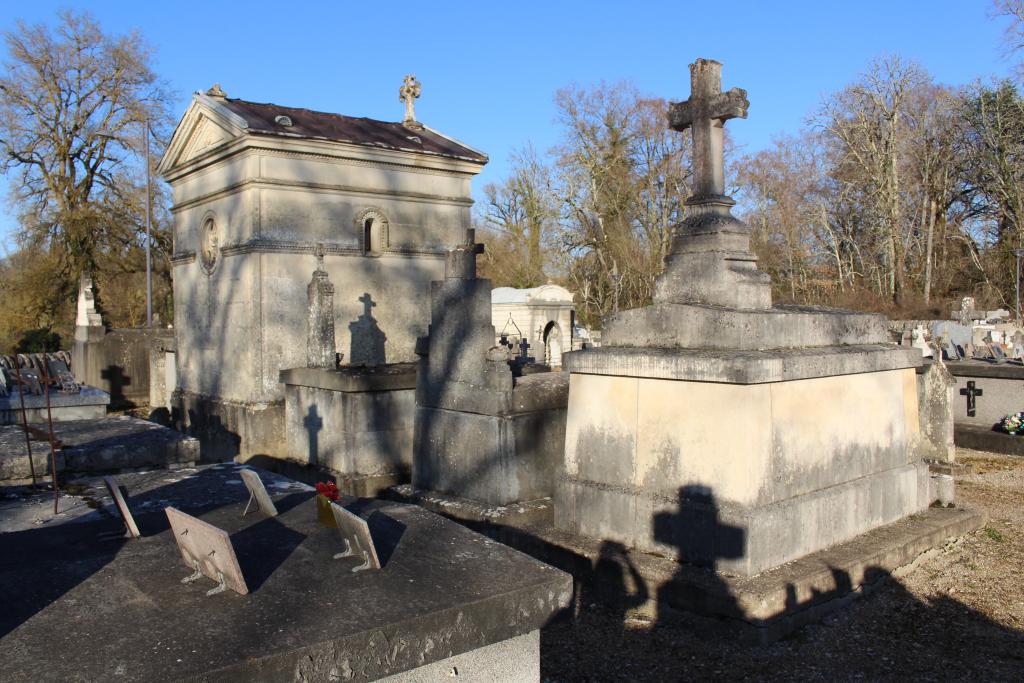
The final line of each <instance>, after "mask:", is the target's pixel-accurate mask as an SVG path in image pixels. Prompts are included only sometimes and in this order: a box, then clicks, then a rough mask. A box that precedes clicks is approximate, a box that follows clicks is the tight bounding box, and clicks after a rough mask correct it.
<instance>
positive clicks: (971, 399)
mask: <svg viewBox="0 0 1024 683" xmlns="http://www.w3.org/2000/svg"><path fill="white" fill-rule="evenodd" d="M982 393H983V390H981V389H977V388H976V385H975V383H974V380H971V381H969V382H968V383H967V386H966V387H965V388H963V389H961V390H960V395H961V396H966V397H967V417H974V416H975V415H976V414H977V412H978V411H977V407H978V402H977V400H976V399H977V397H978V396H981V395H982Z"/></svg>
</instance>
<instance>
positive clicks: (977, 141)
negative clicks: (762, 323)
mask: <svg viewBox="0 0 1024 683" xmlns="http://www.w3.org/2000/svg"><path fill="white" fill-rule="evenodd" d="M996 9H997V10H1000V11H1003V12H1004V13H1007V14H1009V15H1010V16H1011V17H1012V18H1014V21H1013V22H1012V23H1011V25H1010V29H1009V30H1008V33H1007V41H1008V44H1009V45H1010V47H1011V48H1016V47H1017V46H1019V44H1020V43H1021V42H1022V41H1021V40H1020V35H1021V32H1020V29H1021V19H1022V18H1024V12H1022V11H1021V3H1020V2H1013V1H1011V0H1007V1H1006V2H999V3H997V4H996ZM1015 37H1016V38H1015ZM1014 40H1016V42H1014ZM555 104H556V107H557V111H558V124H559V126H560V128H561V133H562V134H561V139H560V142H559V143H558V144H557V145H556V146H555V147H554V148H553V149H552V150H550V152H549V153H547V154H546V155H543V156H541V155H538V153H537V152H536V151H535V150H532V149H530V148H527V149H526V150H524V151H523V152H520V153H518V154H516V155H515V156H514V157H513V159H512V171H511V173H510V174H509V176H508V177H507V178H506V179H504V180H503V181H501V182H499V183H494V184H491V185H488V186H487V187H485V188H484V191H485V192H484V193H485V202H484V203H483V205H482V207H481V208H480V210H479V211H478V217H477V220H478V224H479V225H480V226H481V227H482V228H484V229H485V231H484V234H485V240H486V241H487V242H488V247H489V249H488V255H487V257H486V259H485V260H484V264H483V270H484V272H485V274H486V275H488V276H489V277H491V278H492V279H493V280H494V281H495V284H496V285H508V286H514V287H531V286H536V285H539V284H542V283H543V282H545V281H546V280H549V279H552V280H557V281H559V282H562V283H563V284H565V285H566V286H567V287H568V288H569V289H570V290H572V291H573V292H575V293H576V296H577V310H578V314H579V317H580V319H581V320H582V321H583V322H584V323H585V324H587V325H590V326H594V327H600V319H601V318H602V317H603V316H605V315H607V314H609V313H611V312H614V311H616V310H618V309H620V308H634V307H638V306H643V305H646V304H648V303H650V301H651V291H652V286H653V283H654V280H655V278H656V277H657V275H658V274H659V273H660V271H661V268H662V262H663V259H664V257H665V251H666V248H667V247H668V244H669V238H670V236H671V234H672V230H673V226H675V225H677V224H678V223H679V222H680V221H681V220H682V219H683V217H684V206H683V202H684V201H685V199H686V198H687V197H688V196H689V193H690V185H689V183H690V170H689V169H690V141H689V135H688V134H686V135H681V134H679V133H675V132H673V131H671V130H669V129H668V128H667V120H666V112H667V108H668V103H667V102H666V101H664V100H661V99H657V98H651V97H645V96H643V95H642V94H640V93H639V92H638V91H637V90H636V88H635V87H634V86H632V85H631V84H629V83H618V84H613V85H608V84H604V83H602V84H599V85H597V86H594V87H592V88H589V89H581V88H578V87H573V88H567V89H564V90H561V91H559V92H558V93H557V94H556V96H555ZM727 140H728V139H727ZM726 157H727V165H728V168H729V169H730V172H729V174H728V180H729V181H731V182H732V183H733V184H734V187H733V188H732V194H733V195H734V196H735V197H736V199H737V201H738V205H737V207H736V209H735V211H736V213H737V214H738V215H739V216H740V217H741V218H742V219H743V220H745V221H746V222H747V224H748V225H749V226H750V228H751V233H752V237H753V239H752V244H753V248H754V250H755V252H756V254H757V255H758V258H759V268H760V269H761V270H764V271H765V272H767V273H769V274H770V275H771V276H772V282H773V288H774V289H773V297H774V300H775V301H776V302H779V303H798V304H819V305H829V306H840V307H845V308H855V309H862V310H876V311H883V312H885V313H888V314H889V315H891V316H901V317H936V316H937V317H947V316H948V314H949V311H950V310H951V307H952V308H958V307H959V304H958V301H959V298H960V297H961V296H964V295H971V296H974V297H976V298H977V299H978V300H979V303H980V304H983V305H989V306H1004V307H1007V308H1009V309H1011V310H1013V308H1014V305H1015V296H1014V293H1015V284H1016V259H1017V257H1016V255H1015V252H1016V251H1017V250H1021V249H1024V225H1022V220H1024V184H1022V183H1024V99H1022V96H1021V92H1020V89H1019V84H1018V82H1016V81H1013V80H1002V81H996V82H991V83H983V82H981V81H978V82H976V83H974V84H971V85H967V86H961V87H952V86H948V85H942V84H939V83H936V82H935V81H934V79H933V78H932V77H931V76H930V75H929V74H928V73H927V72H926V71H925V70H924V69H922V68H921V67H920V66H918V65H916V64H914V63H913V62H909V61H906V60H904V59H901V58H900V57H899V56H896V55H891V56H886V57H883V58H880V59H877V60H875V61H873V62H872V63H871V64H869V65H868V66H867V68H866V69H865V71H864V73H862V74H861V75H860V76H859V77H857V78H856V79H855V80H853V81H852V82H851V83H850V84H849V85H847V86H846V87H844V88H842V89H841V90H839V91H838V92H835V93H833V94H831V95H830V96H828V97H827V98H826V99H825V100H824V101H823V102H822V103H821V105H820V107H819V108H818V109H817V110H815V111H813V112H810V113H809V116H808V118H807V121H806V124H805V125H804V126H803V128H802V130H801V131H800V132H798V133H797V134H795V135H790V136H781V137H779V138H777V139H775V140H774V141H773V142H772V143H771V144H770V145H769V146H768V147H767V148H766V149H764V150H762V151H759V152H756V153H753V154H748V155H742V154H738V153H737V152H736V150H735V149H734V148H732V147H731V146H729V145H728V142H727V150H726Z"/></svg>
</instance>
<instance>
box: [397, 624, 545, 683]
mask: <svg viewBox="0 0 1024 683" xmlns="http://www.w3.org/2000/svg"><path fill="white" fill-rule="evenodd" d="M452 678H461V679H464V680H467V681H490V682H491V683H537V681H539V680H540V631H539V630H537V631H531V632H529V633H525V634H523V635H521V636H517V637H515V638H509V639H508V640H503V641H501V642H500V643H492V644H491V645H485V646H484V647H479V648H477V649H475V650H470V651H469V652H464V653H462V654H461V655H455V656H454V657H448V658H447V659H442V660H441V661H439V662H434V663H432V664H427V665H424V666H420V667H417V668H415V669H411V670H409V671H404V672H402V673H400V674H395V675H393V676H388V677H387V678H382V679H381V681H383V682H384V683H421V682H423V681H444V680H449V679H452Z"/></svg>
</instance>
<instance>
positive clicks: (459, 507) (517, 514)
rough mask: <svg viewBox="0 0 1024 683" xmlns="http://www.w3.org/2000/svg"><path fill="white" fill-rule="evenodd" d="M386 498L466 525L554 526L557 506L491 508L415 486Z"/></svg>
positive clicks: (528, 503)
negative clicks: (418, 507) (424, 509)
mask: <svg viewBox="0 0 1024 683" xmlns="http://www.w3.org/2000/svg"><path fill="white" fill-rule="evenodd" d="M385 497H386V498H388V499H390V500H396V501H398V502H400V503H411V504H415V505H419V506H420V507H423V508H426V509H427V510H429V511H431V512H433V513H434V514H438V515H441V516H443V517H448V518H449V519H453V520H455V521H456V522H462V523H473V524H489V525H499V524H501V525H504V524H512V525H516V526H522V525H528V524H551V523H553V521H554V512H555V506H554V503H553V502H552V500H551V498H537V499H535V500H525V501H521V502H516V503H508V504H506V505H488V504H487V503H482V502H480V501H478V500H471V499H469V498H460V497H458V496H452V495H449V494H447V493H438V492H437V491H427V490H426V489H418V488H416V487H415V486H413V485H412V484H401V485H399V486H392V487H391V488H389V489H388V490H387V493H386V494H385Z"/></svg>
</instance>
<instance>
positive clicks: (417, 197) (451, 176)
mask: <svg viewBox="0 0 1024 683" xmlns="http://www.w3.org/2000/svg"><path fill="white" fill-rule="evenodd" d="M407 80H408V79H407ZM414 85H415V86H416V87H415V90H414V91H413V90H412V89H410V88H403V91H402V92H403V93H404V94H405V99H406V117H405V120H404V121H402V122H387V121H376V120H373V119H367V118H356V117H350V116H341V115H338V114H329V113H324V112H316V111H310V110H308V109H298V108H294V107H283V106H279V105H276V104H261V103H256V102H249V101H245V100H240V99H234V98H230V97H228V96H227V95H226V94H225V93H224V92H223V91H222V90H221V89H220V88H219V86H214V87H213V88H212V89H210V90H208V91H207V92H205V93H197V94H196V95H195V96H194V97H193V100H192V103H191V105H190V106H189V108H188V110H187V111H186V112H185V115H184V116H183V118H182V119H181V122H180V123H179V124H178V127H177V130H176V131H175V133H174V136H173V138H172V140H171V143H170V145H169V146H168V149H167V152H166V154H165V156H164V158H163V160H162V161H161V163H160V167H159V172H160V173H161V174H162V175H163V176H164V177H165V178H166V179H167V181H168V182H169V183H170V185H171V188H172V198H173V207H172V212H173V214H174V253H173V257H172V263H173V267H174V300H175V320H174V328H175V333H176V335H177V355H176V363H177V382H178V388H177V391H176V403H177V406H176V407H177V408H178V409H179V410H180V411H181V419H182V420H183V422H184V424H185V426H188V427H191V428H192V429H193V431H194V432H196V433H197V434H199V435H201V436H202V437H203V441H204V449H205V450H206V452H208V453H209V454H212V455H215V456H221V457H224V456H241V457H242V458H243V459H245V458H248V457H251V456H253V455H259V454H271V455H280V454H286V453H287V447H286V444H285V437H284V431H285V430H284V385H283V384H282V383H281V382H280V372H281V370H283V369H288V368H302V367H306V366H307V340H308V325H309V322H308V321H309V307H308V301H307V287H308V286H309V282H310V272H312V271H314V269H316V270H318V271H321V270H322V271H323V272H324V273H325V275H324V276H322V277H323V278H325V279H326V278H329V281H330V283H331V284H333V287H334V290H333V311H334V313H333V315H334V329H335V330H336V339H337V351H338V352H339V353H342V354H344V357H343V362H344V363H346V364H350V365H353V366H371V367H372V366H378V365H382V364H386V363H400V362H409V361H414V360H415V359H416V356H415V353H414V347H415V343H416V338H417V337H418V336H421V335H423V334H424V333H426V328H427V323H428V322H429V311H430V282H431V281H432V280H440V279H442V277H443V276H444V257H445V252H446V250H447V249H448V248H450V247H451V246H452V245H455V244H457V243H459V241H460V239H461V238H462V236H463V235H464V234H465V231H466V229H468V228H469V227H470V206H471V204H472V200H471V198H470V183H471V181H472V178H473V176H475V175H476V174H477V173H479V172H480V170H481V169H482V168H483V166H484V164H486V163H487V157H486V155H484V154H483V153H481V152H478V151H476V150H474V149H472V148H470V147H468V146H466V145H464V144H462V143H460V142H458V141H456V140H454V139H452V138H449V137H447V136H445V135H443V134H441V133H439V132H437V131H435V130H433V129H431V128H430V127H428V126H425V125H423V124H421V123H419V122H417V121H416V120H415V116H414V114H413V111H412V97H414V96H418V92H419V89H418V84H415V83H414ZM406 91H409V92H406ZM318 253H319V259H318Z"/></svg>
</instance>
